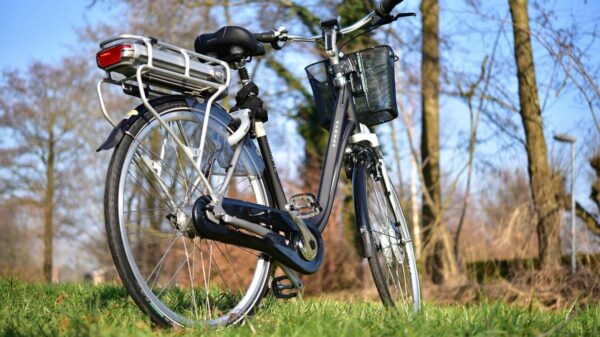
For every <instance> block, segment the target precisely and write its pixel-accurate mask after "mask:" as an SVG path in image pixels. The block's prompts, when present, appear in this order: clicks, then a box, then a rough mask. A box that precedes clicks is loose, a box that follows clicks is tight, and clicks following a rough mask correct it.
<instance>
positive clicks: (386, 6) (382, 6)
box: [375, 0, 404, 18]
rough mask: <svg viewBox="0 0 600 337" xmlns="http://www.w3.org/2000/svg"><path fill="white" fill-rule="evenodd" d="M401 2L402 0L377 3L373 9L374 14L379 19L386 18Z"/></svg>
mask: <svg viewBox="0 0 600 337" xmlns="http://www.w3.org/2000/svg"><path fill="white" fill-rule="evenodd" d="M402 1H404V0H381V2H379V3H378V4H377V7H376V8H375V13H377V15H378V16H379V17H382V18H383V17H386V16H388V15H390V13H391V12H392V10H393V9H394V7H396V6H397V5H398V4H399V3H401V2H402Z"/></svg>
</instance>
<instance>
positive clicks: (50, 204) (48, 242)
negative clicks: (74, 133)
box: [43, 131, 55, 282]
mask: <svg viewBox="0 0 600 337" xmlns="http://www.w3.org/2000/svg"><path fill="white" fill-rule="evenodd" d="M49 137H50V138H49V140H48V162H47V165H46V192H45V194H44V263H43V272H44V279H45V280H46V282H52V241H53V240H52V239H53V237H54V230H53V227H54V226H53V225H52V221H53V219H52V218H53V217H54V160H55V155H54V133H53V132H52V131H50V134H49Z"/></svg>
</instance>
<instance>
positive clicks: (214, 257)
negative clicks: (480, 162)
mask: <svg viewBox="0 0 600 337" xmlns="http://www.w3.org/2000/svg"><path fill="white" fill-rule="evenodd" d="M401 1H402V0H383V1H381V2H380V3H379V4H378V5H377V9H376V10H375V11H373V12H371V13H369V14H368V15H366V16H365V17H363V18H362V19H361V20H359V21H357V22H356V23H354V24H353V25H351V26H349V27H346V28H342V27H340V23H339V18H336V19H331V20H325V21H322V22H321V27H322V34H321V35H316V36H295V35H291V34H288V32H287V29H285V28H284V27H281V28H279V29H277V30H274V31H272V32H268V33H257V34H252V33H250V32H249V31H248V30H246V29H244V28H241V27H235V26H229V27H223V28H221V29H220V30H218V31H217V32H215V33H212V34H202V35H200V36H199V37H198V38H197V39H196V41H195V51H190V50H186V49H183V48H180V47H177V46H173V45H170V44H167V43H164V42H161V41H158V40H157V39H155V38H151V37H143V36H136V35H121V36H118V37H116V38H112V39H109V40H106V41H104V42H102V43H101V44H100V46H101V51H100V52H99V53H98V54H97V56H96V58H97V64H98V66H99V67H100V68H101V69H103V70H105V72H106V77H105V78H103V79H102V80H100V81H99V82H98V86H97V91H98V97H99V100H100V105H101V109H102V113H103V115H104V117H105V118H106V119H107V120H108V121H109V122H110V123H111V124H112V125H113V126H114V128H113V130H112V132H111V133H110V135H109V136H108V138H107V139H106V141H105V142H104V143H103V144H102V145H101V146H100V147H99V149H98V151H101V150H110V149H114V150H113V154H112V158H111V160H110V164H109V168H108V172H107V178H106V187H105V198H104V213H105V222H106V230H107V238H108V243H109V247H110V250H111V254H112V257H113V260H114V263H115V266H116V268H117V270H118V272H119V276H120V278H121V280H122V282H123V285H124V286H125V288H126V289H127V291H128V292H129V294H130V295H131V297H132V298H133V300H134V302H135V303H136V304H137V305H138V306H139V307H140V309H141V310H142V311H143V312H145V313H146V314H148V315H149V316H150V317H151V318H152V320H153V321H154V322H156V323H159V324H162V325H167V326H169V325H170V326H193V325H208V326H224V325H228V324H232V323H236V322H239V321H240V320H241V319H243V318H244V317H245V316H246V315H247V314H249V313H250V312H251V311H252V309H253V308H254V307H255V306H256V305H257V303H258V302H259V301H260V299H261V298H262V297H263V296H264V295H265V294H266V292H267V291H268V290H269V289H270V290H271V291H272V292H273V294H274V295H275V296H276V297H280V298H290V297H294V296H296V295H297V294H299V293H300V294H301V292H302V289H303V284H302V281H301V280H300V278H299V277H298V274H297V273H302V274H311V273H314V272H316V271H317V270H318V269H319V267H320V265H321V263H322V260H323V254H324V245H323V239H322V236H321V233H322V232H323V230H324V228H325V225H326V223H327V219H328V218H329V215H330V213H331V210H332V205H333V201H334V198H335V192H336V189H337V184H338V179H339V175H340V172H341V170H342V165H343V168H344V169H345V171H346V173H347V174H348V176H349V177H351V181H352V187H353V197H354V204H355V214H356V222H357V230H358V231H357V234H358V236H359V237H360V240H359V244H360V246H361V249H360V251H361V252H360V254H361V256H362V257H363V258H366V259H368V262H369V266H370V268H371V271H372V274H373V279H374V281H375V285H376V288H377V290H378V294H379V296H380V298H381V300H382V301H383V303H384V304H385V305H387V306H396V307H400V308H404V309H405V310H407V311H410V312H417V311H418V310H419V308H420V289H419V286H420V285H419V276H418V272H417V268H416V262H415V256H414V252H413V248H412V244H411V240H410V234H409V229H408V227H407V224H406V221H405V219H404V215H403V213H402V209H401V207H400V203H399V200H398V198H397V196H396V194H395V191H394V188H393V185H392V183H391V181H390V178H389V176H388V173H387V171H386V167H385V164H384V161H383V156H382V153H381V151H380V149H379V139H378V137H377V135H376V134H375V133H372V132H371V131H370V130H369V126H373V125H377V124H381V123H384V122H388V121H390V120H392V119H394V118H396V117H397V115H398V112H397V108H396V101H395V88H394V62H395V56H394V53H393V51H392V50H391V48H390V47H389V46H378V47H373V48H369V49H365V50H362V51H359V52H356V53H353V54H349V55H345V54H343V53H342V52H341V50H339V49H338V42H339V37H341V36H344V35H346V34H349V33H351V32H354V31H356V30H358V29H362V28H365V29H366V30H365V31H370V30H372V29H375V28H377V27H380V26H383V25H385V24H388V23H391V22H393V21H395V20H396V19H398V18H399V17H403V16H409V15H414V14H412V13H402V14H398V15H396V16H392V15H391V14H390V13H391V11H392V9H393V8H394V7H395V6H396V5H397V4H398V3H400V2H401ZM319 41H321V42H323V43H324V46H325V52H326V54H327V55H328V58H327V59H326V60H324V61H321V62H318V63H315V64H313V65H310V66H308V67H307V68H306V71H307V73H308V76H309V80H310V83H311V88H312V90H313V93H314V96H315V101H316V106H317V108H318V113H319V118H320V124H321V126H323V127H325V128H327V129H328V130H329V140H328V147H327V152H326V155H325V160H324V165H323V169H322V174H321V182H320V185H319V189H318V193H317V197H315V196H314V195H312V194H310V193H304V194H299V195H295V196H292V197H290V198H289V199H288V198H287V197H286V196H285V193H284V191H283V188H282V184H281V181H280V179H279V176H278V173H277V169H276V166H275V163H274V161H273V157H272V154H271V149H270V146H269V142H268V139H267V134H266V131H265V128H264V123H265V122H267V119H268V112H267V111H266V110H265V109H263V104H262V101H261V99H260V98H259V96H258V95H259V90H258V86H256V85H255V84H254V83H252V82H251V81H250V78H249V75H248V71H247V69H246V64H247V63H248V62H249V61H250V60H251V58H252V57H257V56H261V55H264V53H265V50H264V46H263V43H269V44H271V45H272V47H273V50H279V49H281V48H282V47H283V45H282V43H283V44H286V43H290V42H314V43H316V42H319ZM232 69H233V70H236V71H237V72H238V74H239V79H240V83H241V85H242V88H241V89H240V91H239V92H238V93H237V94H236V103H237V104H236V106H235V107H234V108H232V109H231V111H229V112H227V111H226V110H225V109H224V108H223V107H221V106H220V105H218V104H217V103H215V101H217V100H219V99H221V98H223V97H225V96H226V95H227V89H228V87H229V85H230V83H231V70H232ZM107 83H108V84H113V85H115V84H116V85H119V86H121V88H122V90H123V92H124V93H125V94H128V95H132V96H135V97H138V98H140V99H141V101H142V104H140V105H139V106H138V107H136V108H135V109H134V110H132V111H130V112H129V113H128V115H127V116H126V117H125V118H124V119H122V120H121V121H120V122H118V123H117V122H116V121H115V120H113V119H112V117H111V116H110V114H109V113H108V111H107V109H106V106H105V102H104V99H103V91H102V90H103V89H102V88H103V85H104V84H107ZM256 144H258V147H257V145H256ZM278 268H279V269H281V270H282V271H283V273H284V275H281V276H277V277H275V271H276V270H277V269H278Z"/></svg>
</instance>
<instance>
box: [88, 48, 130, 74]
mask: <svg viewBox="0 0 600 337" xmlns="http://www.w3.org/2000/svg"><path fill="white" fill-rule="evenodd" d="M131 48H132V46H131V45H130V44H124V43H122V44H118V45H116V46H112V47H110V48H107V49H104V50H101V51H99V52H98V54H96V64H97V65H98V67H100V68H102V69H106V68H108V67H110V66H112V65H115V64H117V63H119V62H120V61H121V56H122V52H123V50H124V49H131Z"/></svg>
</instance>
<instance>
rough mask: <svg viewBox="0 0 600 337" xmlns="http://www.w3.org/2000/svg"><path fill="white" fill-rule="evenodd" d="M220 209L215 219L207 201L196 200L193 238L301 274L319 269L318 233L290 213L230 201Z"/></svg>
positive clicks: (320, 241)
mask: <svg viewBox="0 0 600 337" xmlns="http://www.w3.org/2000/svg"><path fill="white" fill-rule="evenodd" d="M221 207H222V212H224V214H218V215H217V214H215V212H214V209H213V206H212V205H211V199H210V197H208V196H202V197H200V198H198V199H197V200H196V203H195V204H194V208H193V211H192V222H193V224H194V227H195V228H196V235H198V236H200V237H202V238H206V239H210V240H214V241H219V242H223V243H227V244H232V245H236V246H240V247H245V248H249V249H253V250H257V251H260V252H263V253H266V254H268V255H269V256H271V257H272V258H273V259H274V260H275V261H278V262H279V263H281V264H283V265H285V266H288V267H290V268H291V269H293V270H295V271H297V272H299V273H302V274H312V273H314V272H316V271H317V270H318V269H319V267H320V266H321V263H322V262H323V249H324V248H323V238H322V237H321V233H320V232H319V230H318V229H316V228H313V226H311V225H309V224H306V223H304V222H303V221H302V219H299V218H296V217H294V215H293V214H292V213H291V212H289V211H282V210H279V209H276V208H271V207H268V206H264V205H259V204H254V203H249V202H244V201H241V200H236V199H229V198H224V199H223V202H222V203H221ZM215 208H216V207H215ZM220 213H221V212H220Z"/></svg>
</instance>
